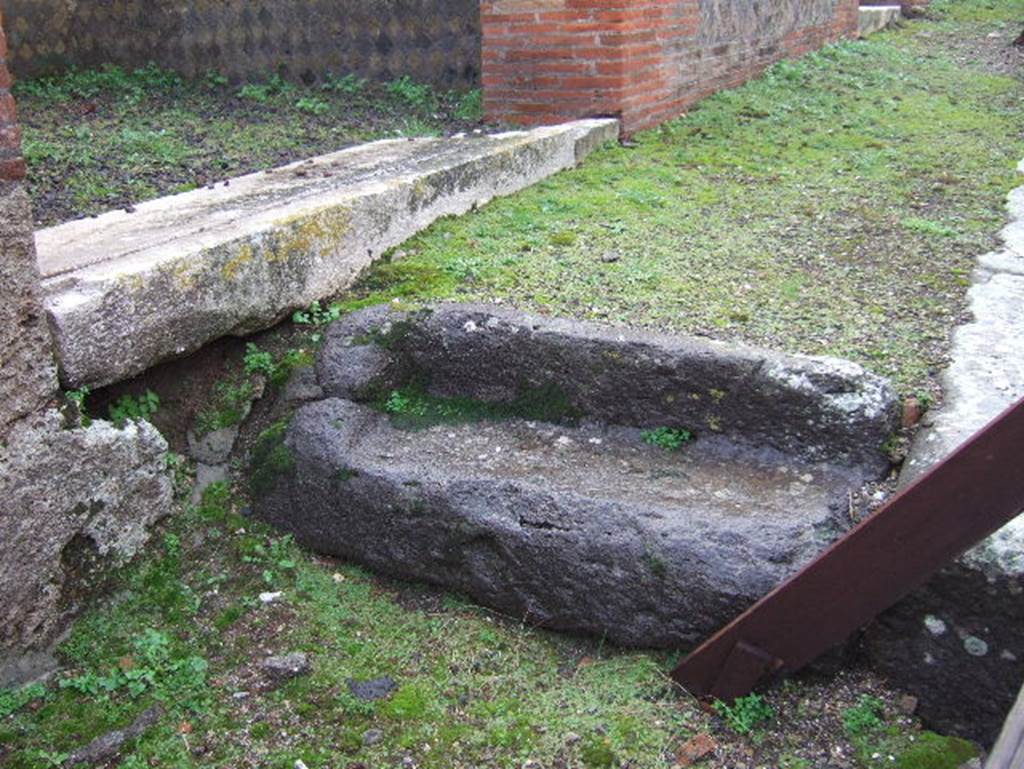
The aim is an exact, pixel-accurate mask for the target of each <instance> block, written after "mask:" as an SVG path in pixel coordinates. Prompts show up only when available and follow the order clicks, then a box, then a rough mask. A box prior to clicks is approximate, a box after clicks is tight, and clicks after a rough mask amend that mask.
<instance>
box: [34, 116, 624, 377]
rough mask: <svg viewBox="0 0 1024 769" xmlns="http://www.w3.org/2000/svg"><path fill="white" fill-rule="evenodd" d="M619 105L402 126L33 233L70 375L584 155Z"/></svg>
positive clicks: (157, 346)
mask: <svg viewBox="0 0 1024 769" xmlns="http://www.w3.org/2000/svg"><path fill="white" fill-rule="evenodd" d="M618 130H619V126H618V122H617V121H615V120H583V121H577V122H573V123H567V124H563V125H560V126H549V127H544V128H537V129H533V130H530V131H515V132H509V133H503V134H495V135H489V136H466V137H461V138H451V139H416V140H408V139H397V140H386V141H380V142H374V143H371V144H368V145H363V146H361V147H356V148H351V149H347V150H342V151H340V152H336V153H333V154H330V155H324V156H320V157H317V158H313V159H311V160H308V161H303V162H299V163H293V164H291V165H288V166H285V167H282V168H278V169H274V170H273V171H267V172H261V173H255V174H250V175H248V176H244V177H240V178H237V179H233V180H231V181H230V183H225V184H221V185H218V186H216V187H215V188H213V189H201V190H194V191H191V192H187V193H183V194H180V195H175V196H172V197H167V198H161V199H158V200H153V201H150V202H147V203H143V204H141V205H139V206H138V207H137V209H136V210H135V212H134V213H126V212H124V211H113V212H110V213H107V214H104V215H102V216H100V217H98V218H95V219H84V220H80V221H75V222H69V223H67V224H63V225H59V226H57V227H52V228H48V229H44V230H41V231H39V232H37V233H36V244H37V250H38V254H39V267H40V271H41V273H42V275H43V292H44V303H45V307H46V311H47V314H48V317H49V321H50V325H51V327H52V330H53V335H54V339H55V342H56V347H57V358H58V361H59V364H60V372H61V378H62V381H63V383H64V385H65V386H67V387H78V386H81V385H89V386H93V387H95V386H101V385H105V384H109V383H111V382H115V381H118V380H122V379H125V378H128V377H130V376H133V375H135V374H138V373H140V372H141V371H144V370H145V369H146V368H148V367H150V366H152V365H153V364H155V363H157V362H159V361H162V360H165V359H168V358H171V357H175V356H179V355H183V354H186V353H188V352H191V351H193V350H196V349H198V348H199V347H200V346H202V345H203V344H204V343H206V342H208V341H210V340H212V339H216V338H218V337H221V336H224V335H227V334H244V333H250V332H252V331H255V330H258V329H261V328H266V327H268V326H270V325H272V324H273V323H275V322H276V321H278V320H280V319H281V318H283V317H286V316H287V315H288V314H290V313H291V312H293V311H294V310H295V309H298V308H301V307H306V306H308V305H309V304H310V303H311V302H313V301H314V300H317V299H322V298H324V297H326V296H329V295H331V294H333V293H335V292H337V291H340V290H342V289H344V288H346V287H347V286H349V285H350V284H351V283H352V282H353V281H354V279H355V278H356V276H357V275H358V274H359V272H360V271H361V270H362V269H363V268H365V267H366V266H367V265H369V264H370V263H371V262H372V261H373V260H374V259H375V258H377V257H379V256H380V255H381V254H382V253H383V252H384V251H386V250H387V249H388V248H391V247H393V246H395V245H398V244H399V243H401V242H403V241H404V240H406V239H407V238H409V237H410V236H411V235H413V234H415V233H416V232H419V231H420V230H422V229H424V228H425V227H427V226H428V225H429V224H431V223H432V222H433V221H435V220H436V219H438V218H439V217H442V216H446V215H451V214H461V213H464V212H466V211H468V210H470V209H471V208H473V207H475V206H479V205H482V204H484V203H486V202H487V201H489V200H491V199H492V198H494V197H497V196H500V195H508V194H511V193H513V192H516V191H518V190H521V189H523V188H525V187H527V186H529V185H531V184H534V183H536V182H538V181H540V180H542V179H544V178H546V177H547V176H550V175H551V174H554V173H556V172H558V171H561V170H563V169H566V168H571V167H572V166H574V165H576V164H578V163H579V162H580V161H581V160H582V159H583V158H584V157H586V155H587V154H589V153H590V152H591V151H592V150H593V149H595V148H597V147H599V146H600V145H601V144H603V143H605V142H607V141H610V140H613V139H615V138H616V137H617V136H618Z"/></svg>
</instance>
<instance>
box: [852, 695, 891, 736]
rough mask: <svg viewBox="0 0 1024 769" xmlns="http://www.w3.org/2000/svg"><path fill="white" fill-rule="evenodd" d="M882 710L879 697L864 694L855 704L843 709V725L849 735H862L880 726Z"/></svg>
mask: <svg viewBox="0 0 1024 769" xmlns="http://www.w3.org/2000/svg"><path fill="white" fill-rule="evenodd" d="M882 712H883V706H882V701H881V700H880V699H878V698H877V697H872V696H870V695H864V696H862V697H861V698H860V700H859V701H858V702H857V704H856V705H854V706H853V707H851V708H847V709H846V710H844V711H843V727H844V728H845V729H846V731H847V733H848V734H849V735H850V736H851V737H863V736H864V735H865V734H868V733H870V732H874V731H877V730H878V729H880V728H881V727H882V724H883V723H884V722H883V721H882Z"/></svg>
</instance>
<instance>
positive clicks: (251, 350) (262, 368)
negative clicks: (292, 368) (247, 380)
mask: <svg viewBox="0 0 1024 769" xmlns="http://www.w3.org/2000/svg"><path fill="white" fill-rule="evenodd" d="M243 360H244V363H245V373H246V374H263V376H266V377H272V376H273V375H274V372H275V371H276V370H277V366H276V365H275V363H274V356H273V355H272V354H271V353H269V352H267V351H266V350H261V349H260V348H259V347H258V346H257V345H256V344H254V343H253V342H249V344H247V345H246V346H245V358H244V359H243Z"/></svg>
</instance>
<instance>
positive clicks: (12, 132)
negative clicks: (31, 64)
mask: <svg viewBox="0 0 1024 769" xmlns="http://www.w3.org/2000/svg"><path fill="white" fill-rule="evenodd" d="M23 178H25V161H24V160H23V159H22V157H21V129H20V128H19V127H18V112H17V109H16V108H15V106H14V97H13V96H12V95H11V75H10V73H9V72H8V71H7V37H6V35H5V34H4V29H3V11H0V181H17V180H19V179H23Z"/></svg>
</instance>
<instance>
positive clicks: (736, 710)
mask: <svg viewBox="0 0 1024 769" xmlns="http://www.w3.org/2000/svg"><path fill="white" fill-rule="evenodd" d="M714 708H715V712H716V713H718V715H720V716H721V717H722V718H724V719H725V721H726V723H728V724H729V726H730V727H732V729H733V730H735V731H736V732H739V733H740V734H750V733H751V732H753V731H754V729H756V728H757V727H758V726H759V725H760V724H763V723H764V722H765V721H770V720H771V719H772V718H773V717H774V716H775V709H774V708H772V706H771V705H769V704H768V703H767V702H765V700H764V698H763V697H762V696H761V695H760V694H748V695H747V696H746V697H737V698H736V701H735V702H734V703H733V704H732V705H729V704H728V703H727V702H722V701H721V700H717V701H716V702H715V705H714Z"/></svg>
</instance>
